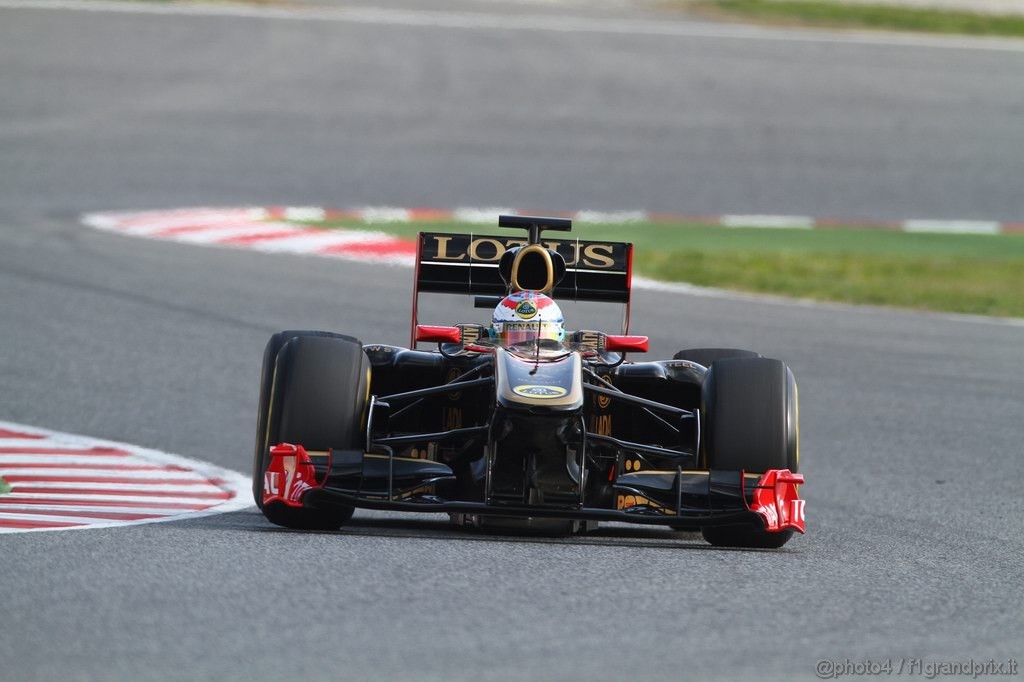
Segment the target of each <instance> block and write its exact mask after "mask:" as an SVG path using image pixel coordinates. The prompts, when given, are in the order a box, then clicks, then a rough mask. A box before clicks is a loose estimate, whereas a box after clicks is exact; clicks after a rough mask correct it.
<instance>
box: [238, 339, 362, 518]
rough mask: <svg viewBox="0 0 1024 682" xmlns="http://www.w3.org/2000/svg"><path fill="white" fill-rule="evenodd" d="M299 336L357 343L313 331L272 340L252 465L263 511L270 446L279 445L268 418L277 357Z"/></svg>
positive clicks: (258, 503) (265, 357)
mask: <svg viewBox="0 0 1024 682" xmlns="http://www.w3.org/2000/svg"><path fill="white" fill-rule="evenodd" d="M298 336H321V337H326V338H332V339H348V340H349V341H355V342H356V343H358V340H357V339H354V338H352V337H351V336H345V335H343V334H335V333H333V332H321V331H312V330H307V329H302V330H298V329H289V330H285V331H282V332H278V333H276V334H274V335H273V336H271V337H270V340H269V341H267V346H266V348H264V350H263V365H262V369H261V370H260V402H259V408H258V410H257V413H256V415H257V416H256V448H255V452H254V453H253V462H252V496H253V499H254V500H255V501H256V506H257V507H259V508H260V509H262V508H263V472H265V471H266V470H267V466H269V464H270V450H269V449H270V446H271V445H276V443H271V442H269V441H268V436H269V434H268V433H267V415H268V414H269V413H270V388H271V386H272V385H273V383H274V365H275V364H276V363H277V354H278V353H279V352H281V348H282V347H283V346H284V344H286V343H288V342H289V341H291V340H292V339H294V338H296V337H298Z"/></svg>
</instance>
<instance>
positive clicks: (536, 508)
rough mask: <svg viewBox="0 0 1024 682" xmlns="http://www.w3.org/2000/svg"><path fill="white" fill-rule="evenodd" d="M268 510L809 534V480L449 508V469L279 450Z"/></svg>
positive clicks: (714, 478) (699, 482)
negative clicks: (597, 503)
mask: <svg viewBox="0 0 1024 682" xmlns="http://www.w3.org/2000/svg"><path fill="white" fill-rule="evenodd" d="M270 454H271V462H270V466H269V467H268V469H267V471H266V474H265V475H264V481H263V505H264V506H267V505H272V504H283V505H287V506H289V507H297V508H303V507H307V508H317V507H320V508H323V507H338V506H340V507H357V508H363V509H380V510H390V511H402V512H427V513H461V514H478V515H482V516H504V517H519V518H524V517H526V518H551V519H573V520H580V521H619V522H626V523H638V524H652V525H665V526H671V527H673V528H676V529H693V530H698V529H700V528H702V527H707V526H724V525H740V524H749V525H754V526H758V527H760V528H763V529H764V530H765V531H767V532H769V533H779V532H782V531H786V530H795V531H797V532H799V533H803V532H804V501H803V500H801V499H800V497H799V491H798V486H799V485H800V484H802V483H803V482H804V479H803V476H802V475H801V474H796V473H793V472H791V471H789V470H788V469H772V470H770V471H767V472H765V473H764V474H746V473H744V472H742V471H721V470H703V471H700V470H698V471H684V470H682V469H677V470H675V471H643V472H637V473H633V474H624V475H621V476H619V477H618V479H617V480H616V481H615V482H614V484H613V488H614V491H615V505H614V508H611V507H609V508H599V507H588V506H585V505H584V504H582V503H581V504H580V505H578V506H566V505H562V506H543V505H525V504H519V505H517V504H506V503H501V504H489V503H486V502H471V501H462V500H448V499H444V498H442V497H438V496H436V495H434V494H433V493H432V491H433V486H434V484H436V483H439V482H442V481H444V480H446V479H450V478H451V470H450V469H448V467H447V466H446V465H444V464H442V463H439V462H432V461H428V460H410V459H407V458H400V457H391V456H386V455H369V454H364V453H358V452H352V453H347V452H330V453H325V454H326V456H327V463H326V466H324V465H321V464H314V462H313V460H312V458H311V457H310V455H309V453H307V452H306V450H305V448H303V447H302V446H301V445H292V444H288V443H283V444H280V445H276V446H274V447H272V448H271V450H270Z"/></svg>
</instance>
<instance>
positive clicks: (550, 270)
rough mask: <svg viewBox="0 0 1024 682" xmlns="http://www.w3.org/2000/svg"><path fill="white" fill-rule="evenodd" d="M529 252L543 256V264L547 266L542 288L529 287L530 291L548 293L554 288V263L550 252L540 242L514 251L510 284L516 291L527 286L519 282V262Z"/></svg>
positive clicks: (524, 289) (522, 289)
mask: <svg viewBox="0 0 1024 682" xmlns="http://www.w3.org/2000/svg"><path fill="white" fill-rule="evenodd" d="M530 253H539V254H541V255H542V257H543V258H544V265H545V267H546V268H547V279H546V280H544V281H545V282H546V284H545V285H544V288H543V289H531V291H537V292H538V293H541V294H547V293H550V292H551V290H552V289H554V288H555V264H554V263H553V262H552V261H551V253H550V252H549V251H548V250H547V249H545V248H544V247H543V246H541V245H540V244H530V245H529V246H524V247H523V248H521V249H519V252H518V253H516V258H515V260H514V261H512V277H511V280H512V281H511V282H510V284H511V285H512V288H513V289H514V290H516V291H526V290H527V287H524V286H522V285H521V284H520V283H519V264H520V262H521V261H522V260H523V258H525V257H526V255H527V254H530Z"/></svg>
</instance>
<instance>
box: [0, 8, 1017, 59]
mask: <svg viewBox="0 0 1024 682" xmlns="http://www.w3.org/2000/svg"><path fill="white" fill-rule="evenodd" d="M4 8H6V9H35V10H73V11H79V12H100V13H120V14H149V15H162V16H191V17H230V18H236V19H257V20H284V21H302V22H336V23H349V24H366V25H378V26H403V27H412V28H442V29H460V30H494V31H530V32H534V31H544V32H552V33H582V34H596V35H629V36H646V37H651V38H655V37H662V38H691V39H713V40H743V41H762V42H783V43H812V44H815V43H817V44H833V45H855V46H872V47H895V48H916V49H941V50H972V51H989V52H1018V53H1024V41H1019V40H1013V39H1006V38H972V37H966V36H933V35H919V34H907V33H894V32H888V33H887V32H868V31H829V30H827V29H777V28H766V27H759V26H749V25H740V24H719V23H705V22H694V21H683V20H671V19H666V20H661V21H658V20H650V19H627V18H617V19H606V18H591V17H573V16H551V15H530V14H515V15H511V14H488V13H484V12H446V11H424V10H404V9H390V8H380V7H344V8H313V7H303V8H282V7H264V6H250V5H243V4H227V3H225V4H198V3H197V4H191V3H189V4H185V3H181V4H178V3H168V4H163V3H141V2H109V1H103V0H93V1H89V2H72V1H69V0H0V9H4Z"/></svg>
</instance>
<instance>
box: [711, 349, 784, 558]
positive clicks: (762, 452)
mask: <svg viewBox="0 0 1024 682" xmlns="http://www.w3.org/2000/svg"><path fill="white" fill-rule="evenodd" d="M701 417H702V421H703V428H702V433H703V434H704V443H703V455H704V461H705V463H706V465H707V467H708V468H711V469H724V470H733V471H735V470H740V469H742V470H743V471H745V472H746V473H756V474H762V473H764V472H765V471H767V470H769V469H789V470H790V471H793V472H796V471H797V470H798V469H799V466H800V428H799V424H798V419H799V407H798V398H797V388H796V381H795V380H794V378H793V373H792V372H791V371H790V370H789V368H788V367H786V365H785V364H784V363H782V362H781V361H779V360H771V359H768V358H761V357H738V358H726V359H722V360H715V361H714V362H713V363H712V365H711V368H710V369H709V370H708V373H707V376H705V378H704V385H703V388H702V391H701ZM701 534H702V535H703V536H704V539H705V540H707V541H708V542H710V543H711V544H712V545H715V546H717V547H751V548H766V549H775V548H778V547H782V546H783V545H784V544H786V542H787V541H788V540H789V538H791V537H792V536H793V531H783V532H781V533H769V532H767V531H765V530H763V529H762V528H759V527H755V526H750V525H742V526H708V527H705V528H702V529H701Z"/></svg>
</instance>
